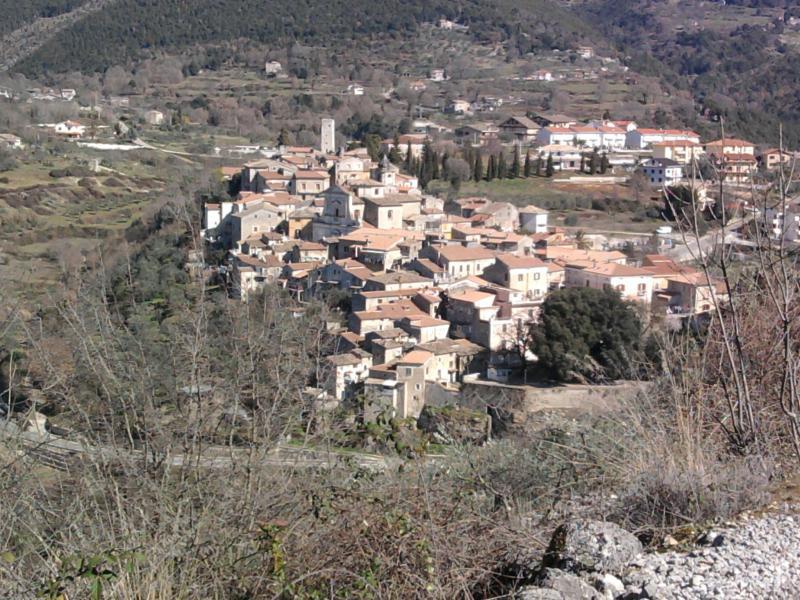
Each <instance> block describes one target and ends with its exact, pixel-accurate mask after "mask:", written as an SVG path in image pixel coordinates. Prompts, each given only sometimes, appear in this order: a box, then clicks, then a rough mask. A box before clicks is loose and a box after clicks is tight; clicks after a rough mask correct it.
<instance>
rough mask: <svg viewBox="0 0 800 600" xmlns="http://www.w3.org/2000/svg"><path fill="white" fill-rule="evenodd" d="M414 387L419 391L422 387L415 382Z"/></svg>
mask: <svg viewBox="0 0 800 600" xmlns="http://www.w3.org/2000/svg"><path fill="white" fill-rule="evenodd" d="M414 387H415V388H416V390H417V391H420V390H421V389H422V384H419V383H417V384H416V385H415V386H414Z"/></svg>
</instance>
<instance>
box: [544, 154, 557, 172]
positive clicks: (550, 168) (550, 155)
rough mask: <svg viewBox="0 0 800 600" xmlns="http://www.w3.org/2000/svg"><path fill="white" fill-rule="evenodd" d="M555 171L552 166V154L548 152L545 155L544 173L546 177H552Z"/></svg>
mask: <svg viewBox="0 0 800 600" xmlns="http://www.w3.org/2000/svg"><path fill="white" fill-rule="evenodd" d="M555 172H556V170H555V167H554V166H553V155H552V154H548V155H547V167H546V168H545V173H544V174H545V175H547V176H548V177H552V176H553V175H554V174H555Z"/></svg>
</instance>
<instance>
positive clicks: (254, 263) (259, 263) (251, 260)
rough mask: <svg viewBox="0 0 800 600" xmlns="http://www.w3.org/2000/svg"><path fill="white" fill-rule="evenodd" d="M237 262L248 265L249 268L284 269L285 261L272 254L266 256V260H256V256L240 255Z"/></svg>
mask: <svg viewBox="0 0 800 600" xmlns="http://www.w3.org/2000/svg"><path fill="white" fill-rule="evenodd" d="M236 260H238V261H239V262H241V263H244V264H246V265H247V266H249V267H254V268H260V269H274V268H278V267H283V261H282V260H280V259H279V258H278V257H277V256H273V255H271V254H269V255H267V256H265V257H264V258H256V257H255V256H249V255H247V254H239V255H238V256H237V257H236Z"/></svg>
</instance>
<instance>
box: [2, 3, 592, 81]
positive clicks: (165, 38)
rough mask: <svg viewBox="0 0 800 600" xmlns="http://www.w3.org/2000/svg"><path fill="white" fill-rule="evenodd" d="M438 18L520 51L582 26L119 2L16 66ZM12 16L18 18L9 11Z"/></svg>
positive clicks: (477, 16)
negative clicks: (510, 41)
mask: <svg viewBox="0 0 800 600" xmlns="http://www.w3.org/2000/svg"><path fill="white" fill-rule="evenodd" d="M26 10H27V9H26ZM12 11H13V9H12ZM441 17H447V18H451V19H458V20H459V21H460V22H463V23H466V24H468V25H470V26H471V30H472V32H473V33H474V34H475V35H476V36H477V37H479V38H481V39H486V40H488V39H498V40H499V39H503V38H508V37H509V36H512V35H518V37H519V39H520V43H519V45H520V46H521V47H522V48H521V49H523V50H526V51H527V50H530V49H532V48H535V47H537V46H539V45H541V46H545V47H548V48H552V47H568V46H569V45H571V44H573V43H574V42H575V41H576V40H578V39H580V37H581V36H582V35H584V34H585V32H586V31H587V29H586V28H584V27H583V26H582V24H581V23H580V21H579V20H578V19H575V18H574V17H572V15H571V14H569V13H568V12H567V11H565V10H563V9H561V8H559V7H558V6H556V5H555V4H554V3H552V2H550V1H549V0H526V1H525V2H520V3H512V2H508V1H507V0H501V1H498V2H492V3H486V2H480V1H478V0H459V1H453V0H432V1H431V0H427V1H421V0H412V1H410V2H400V1H399V0H384V1H383V2H370V1H368V0H353V1H350V2H344V1H342V0H335V1H333V2H328V3H319V2H315V1H314V0H297V1H289V0H276V1H274V2H270V3H268V4H265V3H264V2H260V1H258V0H223V1H217V2H210V1H202V2H184V1H182V0H121V1H120V2H115V3H112V4H111V5H109V6H107V7H105V8H104V9H103V10H102V11H100V12H98V13H96V14H94V15H92V16H91V18H87V19H83V20H81V21H80V22H78V23H76V24H74V25H73V26H72V27H70V28H68V29H66V30H64V31H62V32H60V33H58V34H56V35H55V36H54V37H53V38H52V39H50V40H49V41H48V43H46V44H44V45H43V46H42V47H41V48H40V49H39V50H38V51H37V52H35V53H33V54H32V55H31V56H29V57H28V58H26V59H25V60H23V61H21V62H20V63H19V64H18V65H17V68H18V70H21V71H23V72H25V73H26V74H28V75H41V74H42V73H44V72H67V71H73V70H78V71H83V72H87V71H102V70H105V69H106V68H108V67H110V66H112V65H117V64H122V63H125V62H127V61H129V60H130V59H132V58H135V57H138V56H141V55H143V54H144V53H146V51H149V50H157V49H171V48H172V49H174V48H182V47H186V46H191V45H194V44H213V43H220V42H225V41H229V40H232V39H237V38H248V39H252V40H255V41H259V42H265V43H270V44H275V45H281V44H284V43H288V42H290V41H301V42H314V43H317V44H322V45H331V46H335V45H341V44H344V43H346V41H347V40H348V39H352V38H354V37H356V36H371V35H378V34H388V35H390V36H391V35H403V36H404V35H409V34H410V33H411V32H413V31H414V30H415V29H416V28H417V27H418V26H419V25H420V24H421V23H425V22H434V21H436V20H437V19H439V18H441ZM15 19H16V20H19V18H18V17H16V13H15Z"/></svg>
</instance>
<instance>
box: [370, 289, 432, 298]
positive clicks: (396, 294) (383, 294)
mask: <svg viewBox="0 0 800 600" xmlns="http://www.w3.org/2000/svg"><path fill="white" fill-rule="evenodd" d="M417 293H418V292H417V290H377V291H372V292H363V291H362V292H359V294H360V295H361V296H364V298H401V297H403V296H416V295H417Z"/></svg>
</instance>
